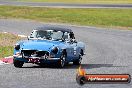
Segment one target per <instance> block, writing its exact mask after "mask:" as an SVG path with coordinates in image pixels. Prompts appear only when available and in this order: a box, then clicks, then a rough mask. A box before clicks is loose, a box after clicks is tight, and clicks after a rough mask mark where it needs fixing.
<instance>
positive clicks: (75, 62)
mask: <svg viewBox="0 0 132 88" xmlns="http://www.w3.org/2000/svg"><path fill="white" fill-rule="evenodd" d="M81 62H82V55H81V54H80V55H79V58H78V59H77V60H75V61H73V64H74V65H80V64H81Z"/></svg>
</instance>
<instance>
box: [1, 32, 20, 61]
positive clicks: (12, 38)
mask: <svg viewBox="0 0 132 88" xmlns="http://www.w3.org/2000/svg"><path fill="white" fill-rule="evenodd" d="M18 40H20V37H18V36H16V35H14V34H10V33H0V59H1V58H3V57H7V56H10V55H13V46H14V44H15V43H16V42H17V41H18Z"/></svg>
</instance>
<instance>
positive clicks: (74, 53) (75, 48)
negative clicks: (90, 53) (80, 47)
mask: <svg viewBox="0 0 132 88" xmlns="http://www.w3.org/2000/svg"><path fill="white" fill-rule="evenodd" d="M73 50H74V51H73V55H76V54H77V47H74V49H73Z"/></svg>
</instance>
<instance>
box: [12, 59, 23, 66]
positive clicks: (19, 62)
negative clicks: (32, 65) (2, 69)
mask: <svg viewBox="0 0 132 88" xmlns="http://www.w3.org/2000/svg"><path fill="white" fill-rule="evenodd" d="M13 64H14V66H15V67H17V68H21V67H22V66H23V64H24V62H22V61H19V60H14V62H13Z"/></svg>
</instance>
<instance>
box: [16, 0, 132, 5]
mask: <svg viewBox="0 0 132 88" xmlns="http://www.w3.org/2000/svg"><path fill="white" fill-rule="evenodd" d="M17 1H28V2H29V1H30V2H60V3H85V4H86V3H90V4H91V3H93V4H102V3H103V4H130V3H132V0H17Z"/></svg>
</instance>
